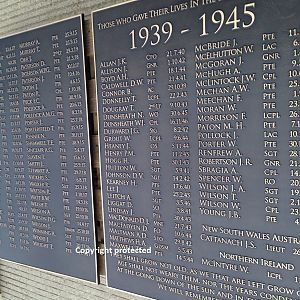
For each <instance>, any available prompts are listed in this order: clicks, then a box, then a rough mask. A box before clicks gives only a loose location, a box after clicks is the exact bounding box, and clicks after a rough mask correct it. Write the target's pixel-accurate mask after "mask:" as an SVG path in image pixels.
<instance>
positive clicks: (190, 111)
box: [93, 0, 300, 300]
mask: <svg viewBox="0 0 300 300" xmlns="http://www.w3.org/2000/svg"><path fill="white" fill-rule="evenodd" d="M299 12H300V2H299V1H295V0H287V1H281V0H272V1H271V0H264V1H258V0H238V1H237V0H224V1H222V0H220V1H217V0H214V1H213V0H191V1H170V0H164V1H134V2H130V3H128V4H126V5H122V6H117V7H112V8H110V9H106V10H101V11H98V12H95V13H94V14H93V28H94V39H95V51H96V71H97V86H98V87H97V90H98V100H99V114H100V118H99V119H100V154H101V166H102V167H101V168H102V171H101V172H102V184H103V198H104V217H105V238H106V247H107V248H110V247H112V248H118V249H119V248H124V249H127V248H132V249H137V248H140V249H144V250H146V249H149V248H150V247H151V253H144V254H143V253H138V254H136V253H117V254H108V255H107V257H106V260H107V276H108V285H109V286H110V287H113V288H117V289H122V290H125V291H128V292H132V293H136V294H140V295H144V296H148V297H150V298H155V299H161V300H174V299H176V300H182V299H185V300H187V299H202V300H204V299H206V300H217V299H218V300H223V299H236V300H254V299H272V300H292V299H294V300H296V299H299V298H300V260H299V255H300V235H299V229H300V227H299V226H300V179H299V172H300V158H299V157H300V152H299V149H300V148H299V146H300V79H299V77H300V23H299V16H298V15H299ZM129 282H130V284H129Z"/></svg>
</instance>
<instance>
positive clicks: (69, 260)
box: [0, 16, 97, 282]
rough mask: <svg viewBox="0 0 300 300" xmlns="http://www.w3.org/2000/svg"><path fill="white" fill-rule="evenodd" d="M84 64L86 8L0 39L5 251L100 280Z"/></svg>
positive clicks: (0, 208) (1, 253) (0, 190)
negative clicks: (82, 13) (87, 251)
mask: <svg viewBox="0 0 300 300" xmlns="http://www.w3.org/2000/svg"><path fill="white" fill-rule="evenodd" d="M84 69H85V66H84V54H83V39H82V20H81V17H80V16H78V17H75V18H71V19H68V20H65V21H62V22H59V23H55V24H51V25H48V26H44V27H41V28H37V29H34V30H31V31H27V32H23V33H20V34H16V35H13V36H10V37H5V38H2V39H1V40H0V142H1V147H0V163H1V165H0V166H1V168H0V177H1V181H0V195H1V202H0V241H1V244H0V257H1V258H2V259H7V260H11V261H14V262H18V263H21V264H26V265H29V266H33V267H37V268H41V269H45V270H48V271H52V272H57V273H60V274H64V275H68V276H73V277H77V278H80V279H85V280H88V281H93V282H97V274H96V256H95V253H94V252H93V254H92V255H89V256H88V255H84V254H83V252H85V249H94V248H95V233H94V212H93V201H92V180H91V164H90V149H89V133H88V126H87V101H86V86H85V73H84V72H85V70H84ZM90 253H92V252H90Z"/></svg>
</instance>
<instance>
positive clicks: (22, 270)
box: [0, 0, 145, 300]
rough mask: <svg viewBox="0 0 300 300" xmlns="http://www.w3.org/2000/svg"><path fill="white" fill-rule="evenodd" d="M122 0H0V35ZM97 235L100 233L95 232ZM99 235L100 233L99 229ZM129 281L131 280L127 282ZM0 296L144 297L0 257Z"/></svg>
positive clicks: (27, 299) (54, 299) (47, 299)
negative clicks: (11, 261)
mask: <svg viewBox="0 0 300 300" xmlns="http://www.w3.org/2000/svg"><path fill="white" fill-rule="evenodd" d="M122 2H126V1H125V0H7V1H3V0H0V37H1V36H5V35H8V34H11V33H16V32H20V31H23V30H27V29H30V28H34V27H37V26H40V25H44V24H48V23H51V22H55V21H59V20H61V19H64V18H67V17H71V16H74V15H78V14H81V13H84V14H85V19H89V18H90V12H91V11H93V10H96V9H100V8H103V7H108V6H111V5H114V4H117V3H122ZM98 235H99V233H98ZM100 236H101V233H100ZM128 284H130V282H128ZM0 291H1V294H0V299H1V300H8V299H9V300H20V299H23V300H42V299H43V300H65V299H66V300H127V299H130V300H139V299H145V298H140V297H134V296H132V295H129V294H126V293H122V292H118V291H115V290H112V289H109V288H107V287H106V285H105V277H104V276H101V284H100V285H95V284H89V283H85V282H82V281H79V280H75V279H69V278H66V277H62V276H58V275H52V274H50V273H48V272H45V271H41V270H36V269H32V268H28V267H25V266H20V265H17V264H14V263H10V262H6V261H1V260H0Z"/></svg>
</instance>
